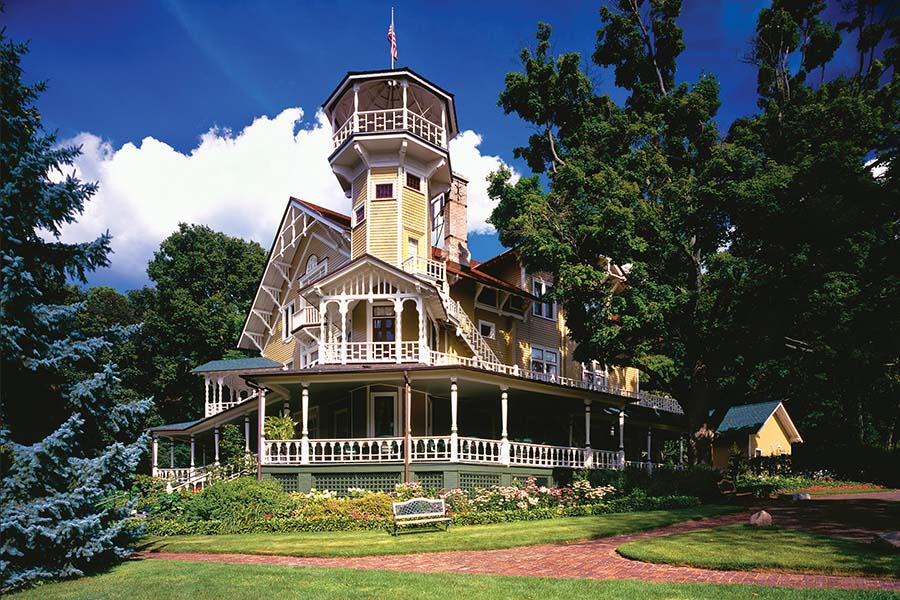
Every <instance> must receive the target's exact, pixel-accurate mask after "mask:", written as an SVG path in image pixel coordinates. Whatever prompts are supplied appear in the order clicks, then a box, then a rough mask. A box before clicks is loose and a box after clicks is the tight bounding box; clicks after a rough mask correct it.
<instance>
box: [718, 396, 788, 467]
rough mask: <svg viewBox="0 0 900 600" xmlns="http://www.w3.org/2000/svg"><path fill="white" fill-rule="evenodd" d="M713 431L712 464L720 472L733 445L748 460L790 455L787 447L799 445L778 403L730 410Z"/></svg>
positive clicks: (775, 401)
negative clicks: (758, 457) (743, 453)
mask: <svg viewBox="0 0 900 600" xmlns="http://www.w3.org/2000/svg"><path fill="white" fill-rule="evenodd" d="M715 431H716V434H717V435H716V439H715V441H714V442H713V456H712V461H713V466H715V467H718V468H720V469H724V468H725V467H727V466H728V453H729V451H730V450H731V448H732V447H733V446H735V445H736V446H737V447H738V448H740V449H741V451H742V452H746V457H747V459H748V460H749V459H751V458H753V457H755V456H777V455H779V454H790V453H791V444H796V443H802V442H803V438H801V437H800V432H799V431H797V427H795V426H794V422H793V421H791V417H790V416H789V415H788V412H787V409H786V408H785V407H784V403H783V402H781V401H779V400H774V401H771V402H760V403H757V404H743V405H741V406H732V407H731V408H729V409H728V410H727V411H726V412H725V414H724V415H723V416H722V417H721V420H720V421H719V424H718V426H716V430H715Z"/></svg>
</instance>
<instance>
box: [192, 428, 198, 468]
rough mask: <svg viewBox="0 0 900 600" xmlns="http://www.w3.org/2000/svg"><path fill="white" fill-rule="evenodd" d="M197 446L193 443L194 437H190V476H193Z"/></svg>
mask: <svg viewBox="0 0 900 600" xmlns="http://www.w3.org/2000/svg"><path fill="white" fill-rule="evenodd" d="M196 450H197V444H195V443H194V436H193V435H191V476H192V477H193V475H194V456H195V454H196Z"/></svg>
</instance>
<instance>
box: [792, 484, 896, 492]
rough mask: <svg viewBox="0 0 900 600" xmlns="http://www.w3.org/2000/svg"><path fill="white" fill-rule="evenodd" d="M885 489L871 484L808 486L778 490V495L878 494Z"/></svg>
mask: <svg viewBox="0 0 900 600" xmlns="http://www.w3.org/2000/svg"><path fill="white" fill-rule="evenodd" d="M884 489H886V488H885V487H884V486H883V485H875V484H873V483H860V484H849V485H808V486H805V487H800V488H796V489H790V490H778V493H779V494H811V493H817V492H826V493H834V494H840V493H841V492H880V491H882V490H884Z"/></svg>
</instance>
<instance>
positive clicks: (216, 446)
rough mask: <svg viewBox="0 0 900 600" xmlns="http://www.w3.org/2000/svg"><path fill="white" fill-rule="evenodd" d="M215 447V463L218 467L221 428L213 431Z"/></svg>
mask: <svg viewBox="0 0 900 600" xmlns="http://www.w3.org/2000/svg"><path fill="white" fill-rule="evenodd" d="M213 446H214V448H215V454H216V460H215V463H216V465H218V464H219V428H218V427H216V428H215V429H213Z"/></svg>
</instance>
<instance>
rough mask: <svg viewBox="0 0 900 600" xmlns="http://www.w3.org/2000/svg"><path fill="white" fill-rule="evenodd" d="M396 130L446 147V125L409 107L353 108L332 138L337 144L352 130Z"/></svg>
mask: <svg viewBox="0 0 900 600" xmlns="http://www.w3.org/2000/svg"><path fill="white" fill-rule="evenodd" d="M399 131H408V132H410V133H413V134H415V135H416V136H418V137H420V138H422V139H423V140H425V141H426V142H429V143H431V144H434V145H435V146H438V147H440V148H445V149H446V148H447V131H446V129H445V128H444V127H443V126H442V125H439V124H437V123H434V122H432V121H430V120H429V119H428V118H426V117H425V116H423V115H420V114H418V113H416V112H415V111H414V110H411V109H409V108H390V109H385V110H360V111H356V112H354V113H352V114H351V115H350V117H349V118H347V120H346V121H344V123H343V124H342V125H340V126H339V127H338V128H337V129H336V130H335V132H334V135H333V136H332V140H333V142H334V147H335V148H338V147H340V145H341V144H343V143H344V142H345V141H346V140H347V138H349V137H350V136H351V135H353V134H354V133H393V132H399Z"/></svg>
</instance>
